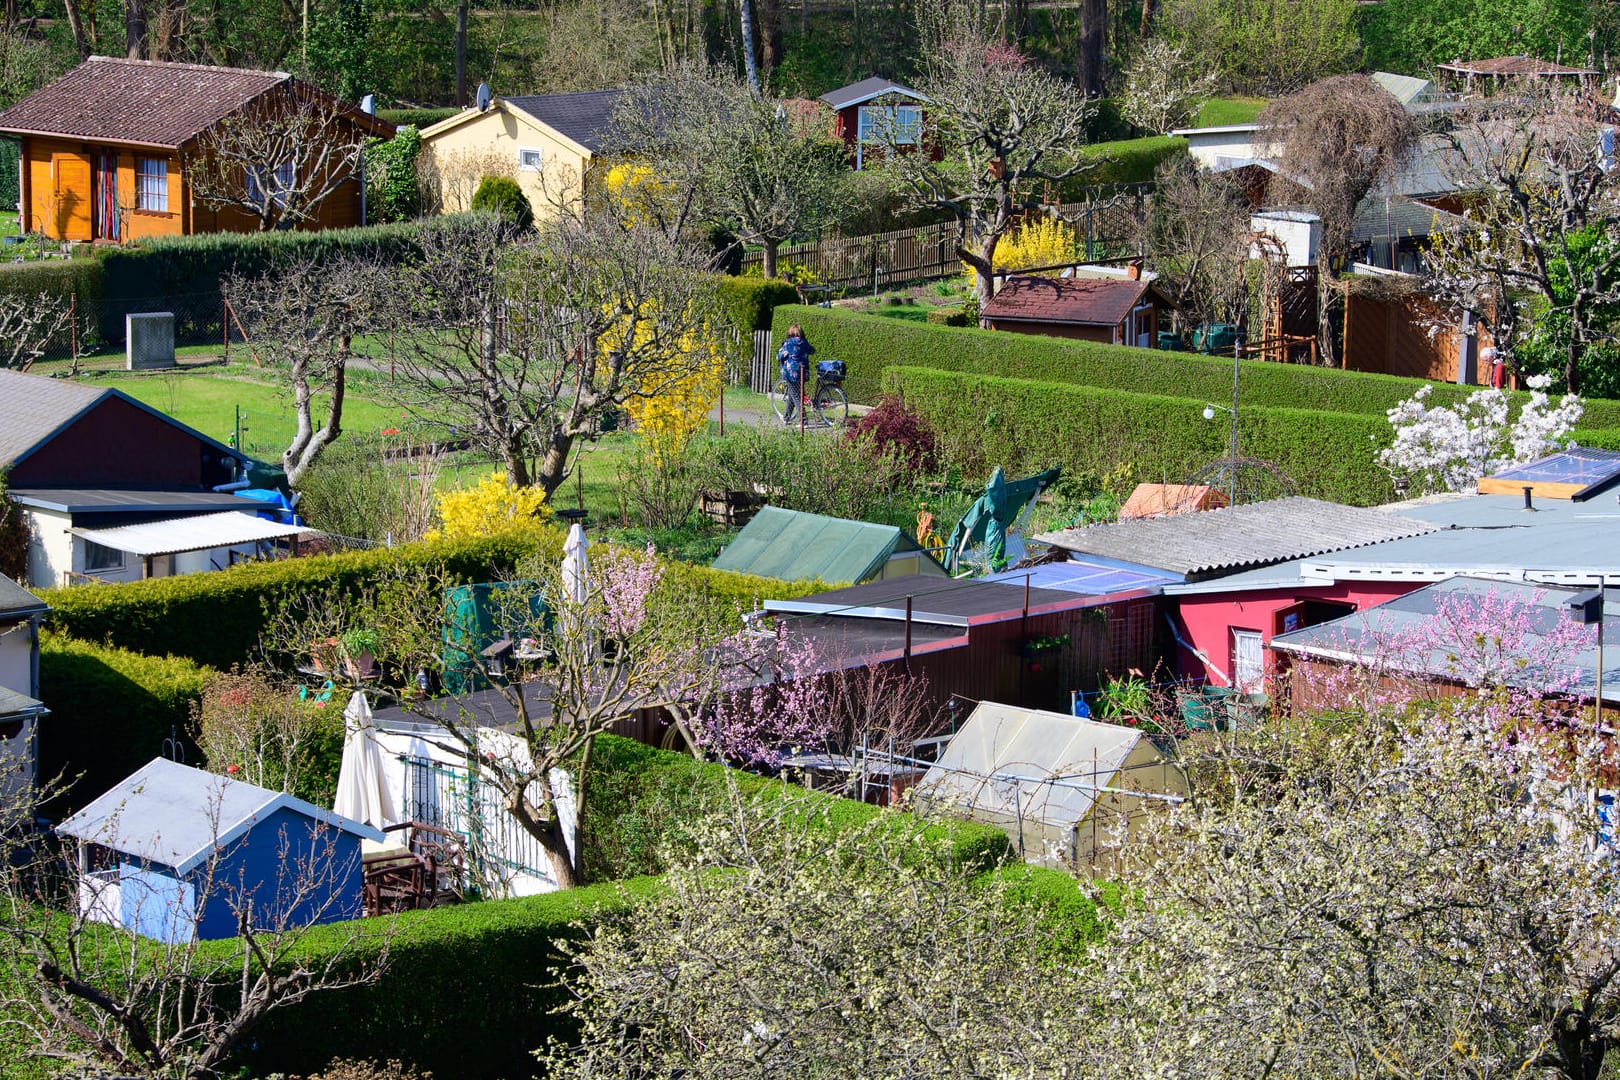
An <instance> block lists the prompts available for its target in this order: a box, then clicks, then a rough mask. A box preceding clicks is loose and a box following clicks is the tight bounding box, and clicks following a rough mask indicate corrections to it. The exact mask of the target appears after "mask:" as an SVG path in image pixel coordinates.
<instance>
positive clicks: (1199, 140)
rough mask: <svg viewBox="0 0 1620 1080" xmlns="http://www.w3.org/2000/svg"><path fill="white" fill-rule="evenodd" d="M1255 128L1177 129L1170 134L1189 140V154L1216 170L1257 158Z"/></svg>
mask: <svg viewBox="0 0 1620 1080" xmlns="http://www.w3.org/2000/svg"><path fill="white" fill-rule="evenodd" d="M1256 130H1257V129H1256V128H1255V126H1254V125H1252V124H1233V125H1231V126H1229V127H1216V128H1178V129H1177V130H1176V131H1174V132H1172V133H1171V134H1174V135H1180V136H1181V137H1182V138H1184V139H1186V140H1187V153H1189V154H1191V155H1192V158H1193V160H1194V161H1196V162H1198V164H1199V165H1201V166H1203V167H1204V168H1206V169H1213V168H1217V167H1220V166H1224V165H1227V164H1230V163H1231V162H1234V161H1246V160H1248V159H1250V158H1253V157H1255V156H1256V155H1255V150H1254V133H1255V131H1256Z"/></svg>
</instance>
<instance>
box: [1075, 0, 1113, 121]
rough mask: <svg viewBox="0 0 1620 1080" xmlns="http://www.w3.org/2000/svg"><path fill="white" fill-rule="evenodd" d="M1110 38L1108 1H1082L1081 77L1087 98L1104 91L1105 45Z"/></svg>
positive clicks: (1078, 80) (1082, 87) (1079, 78)
mask: <svg viewBox="0 0 1620 1080" xmlns="http://www.w3.org/2000/svg"><path fill="white" fill-rule="evenodd" d="M1107 37H1108V0H1082V3H1081V5H1080V62H1079V64H1078V68H1079V77H1078V78H1077V79H1076V80H1075V81H1076V82H1078V83H1079V84H1080V89H1081V90H1082V91H1084V92H1085V95H1086V97H1088V98H1089V97H1100V96H1101V95H1102V91H1103V75H1104V72H1103V43H1104V42H1105V41H1106V40H1107Z"/></svg>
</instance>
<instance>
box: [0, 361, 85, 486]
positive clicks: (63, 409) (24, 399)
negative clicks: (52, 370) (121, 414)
mask: <svg viewBox="0 0 1620 1080" xmlns="http://www.w3.org/2000/svg"><path fill="white" fill-rule="evenodd" d="M111 393H112V389H111V388H110V387H105V386H85V385H83V384H82V383H76V382H69V381H67V380H66V379H47V378H44V377H43V376H39V375H25V374H23V373H22V372H20V371H5V370H0V465H9V464H11V463H12V462H14V461H16V460H17V459H18V458H20V457H22V456H23V455H24V454H26V453H28V451H30V450H32V449H33V448H34V447H36V446H38V445H39V444H40V443H42V442H44V441H45V440H46V439H48V438H49V437H50V436H52V435H54V434H55V433H56V432H58V431H60V430H61V429H62V428H63V427H64V426H66V425H67V424H68V423H70V422H71V421H72V420H73V419H74V418H75V417H77V416H79V415H80V414H81V413H83V412H84V411H85V410H87V409H89V408H90V407H91V406H92V405H94V404H96V402H98V401H100V400H101V399H102V398H103V397H105V396H107V395H108V394H111Z"/></svg>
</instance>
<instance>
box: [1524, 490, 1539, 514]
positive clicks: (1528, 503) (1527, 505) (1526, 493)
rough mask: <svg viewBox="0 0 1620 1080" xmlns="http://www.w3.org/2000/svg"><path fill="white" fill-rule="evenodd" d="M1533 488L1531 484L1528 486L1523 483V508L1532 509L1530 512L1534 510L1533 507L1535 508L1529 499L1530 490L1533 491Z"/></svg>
mask: <svg viewBox="0 0 1620 1080" xmlns="http://www.w3.org/2000/svg"><path fill="white" fill-rule="evenodd" d="M1533 490H1534V489H1533V488H1531V486H1530V485H1529V484H1526V485H1524V508H1525V509H1526V510H1529V511H1532V512H1533V511H1534V510H1535V508H1536V507H1535V504H1534V503H1533V502H1531V501H1530V493H1531V491H1533Z"/></svg>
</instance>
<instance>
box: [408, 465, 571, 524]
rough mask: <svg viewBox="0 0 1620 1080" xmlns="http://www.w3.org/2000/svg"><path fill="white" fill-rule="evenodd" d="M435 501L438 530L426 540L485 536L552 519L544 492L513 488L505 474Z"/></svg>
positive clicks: (448, 493) (498, 473)
mask: <svg viewBox="0 0 1620 1080" xmlns="http://www.w3.org/2000/svg"><path fill="white" fill-rule="evenodd" d="M434 501H435V503H436V504H437V507H438V511H439V528H437V529H435V530H433V531H431V532H429V533H428V534H427V538H428V539H429V540H441V539H442V540H462V539H466V538H469V537H475V536H488V535H489V534H490V533H498V532H502V531H504V530H506V529H510V528H512V527H513V526H514V525H526V524H530V523H533V522H535V521H543V520H545V519H546V518H548V517H550V516H551V508H550V507H549V506H547V505H546V493H545V492H544V491H542V490H540V489H539V488H538V487H526V488H520V487H514V486H512V484H511V483H509V482H508V481H507V478H506V473H504V472H493V473H490V474H489V475H488V476H486V477H484V478H483V479H482V480H480V481H479V482H478V483H477V484H476V485H474V486H473V487H470V488H465V489H463V490H461V491H446V492H444V493H442V494H440V495H439V496H438V497H437V498H436V499H435V500H434Z"/></svg>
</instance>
